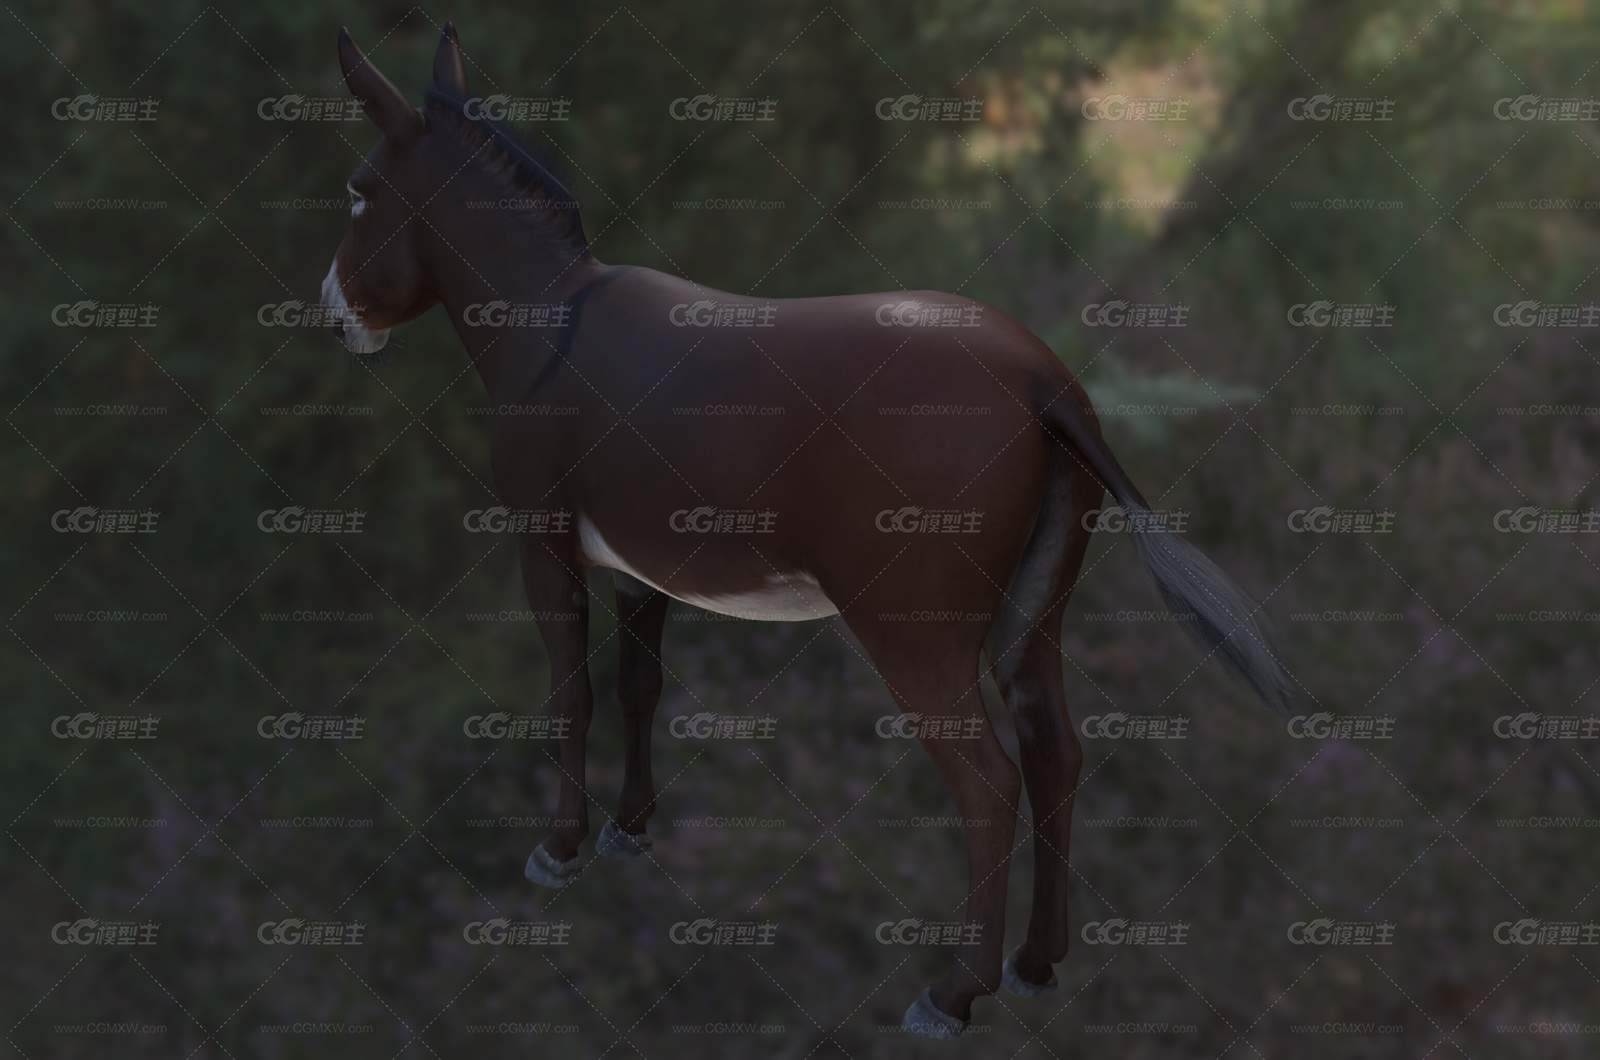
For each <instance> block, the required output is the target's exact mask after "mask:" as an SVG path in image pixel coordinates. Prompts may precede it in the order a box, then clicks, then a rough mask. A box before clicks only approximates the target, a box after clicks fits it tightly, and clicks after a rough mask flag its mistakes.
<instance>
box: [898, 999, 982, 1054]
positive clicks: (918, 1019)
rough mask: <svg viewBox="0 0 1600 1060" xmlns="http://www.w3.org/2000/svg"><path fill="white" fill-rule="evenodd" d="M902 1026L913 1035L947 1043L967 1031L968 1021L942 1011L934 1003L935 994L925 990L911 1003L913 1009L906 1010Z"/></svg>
mask: <svg viewBox="0 0 1600 1060" xmlns="http://www.w3.org/2000/svg"><path fill="white" fill-rule="evenodd" d="M900 1026H902V1027H904V1028H905V1029H906V1030H908V1031H910V1032H911V1033H912V1034H920V1035H922V1036H923V1037H925V1038H937V1039H939V1040H940V1041H945V1042H947V1041H950V1040H951V1039H952V1038H957V1037H960V1035H961V1032H962V1031H964V1030H966V1029H967V1021H966V1020H964V1019H962V1018H961V1017H959V1016H952V1015H950V1014H949V1013H948V1012H945V1011H943V1010H941V1009H940V1008H939V1006H938V1005H935V1004H934V1003H933V994H932V993H931V992H930V991H927V990H924V991H923V992H922V994H921V995H920V996H919V997H918V998H917V999H916V1000H915V1001H913V1002H912V1003H911V1007H910V1008H908V1009H906V1014H905V1015H904V1016H903V1017H902V1018H901V1020H900Z"/></svg>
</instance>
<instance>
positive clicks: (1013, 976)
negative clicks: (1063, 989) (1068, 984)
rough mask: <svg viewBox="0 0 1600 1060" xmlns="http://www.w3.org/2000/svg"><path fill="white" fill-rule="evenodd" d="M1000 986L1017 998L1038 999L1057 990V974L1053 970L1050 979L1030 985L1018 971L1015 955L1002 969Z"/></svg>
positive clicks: (1010, 957)
mask: <svg viewBox="0 0 1600 1060" xmlns="http://www.w3.org/2000/svg"><path fill="white" fill-rule="evenodd" d="M1000 985H1001V986H1003V987H1005V988H1006V992H1007V993H1009V994H1015V995H1016V996H1017V997H1038V996H1039V995H1040V994H1043V993H1045V992H1047V991H1050V990H1054V989H1055V988H1056V986H1057V983H1056V973H1055V971H1054V970H1052V971H1051V972H1050V978H1049V979H1047V980H1045V981H1044V982H1042V983H1030V982H1028V980H1026V979H1024V978H1022V973H1020V972H1018V971H1017V955H1016V954H1014V953H1013V954H1012V955H1011V956H1009V957H1007V958H1006V963H1005V964H1004V965H1002V966H1001V968H1000Z"/></svg>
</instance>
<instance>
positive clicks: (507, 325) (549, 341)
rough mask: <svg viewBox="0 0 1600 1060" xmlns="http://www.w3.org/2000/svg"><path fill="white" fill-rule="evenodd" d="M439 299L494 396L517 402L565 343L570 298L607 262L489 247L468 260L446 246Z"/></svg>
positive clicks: (499, 399)
mask: <svg viewBox="0 0 1600 1060" xmlns="http://www.w3.org/2000/svg"><path fill="white" fill-rule="evenodd" d="M445 254H447V255H448V256H449V259H450V260H449V261H447V262H446V264H445V265H444V267H443V268H442V269H441V270H440V273H441V275H440V276H439V284H440V291H439V297H440V301H441V302H443V304H444V307H445V310H446V311H447V312H448V313H449V314H450V323H451V326H453V327H454V328H455V330H456V335H457V336H458V337H459V338H460V339H461V344H462V345H463V346H465V347H466V350H467V355H468V356H469V357H470V358H471V359H472V364H473V367H475V368H476V369H477V371H478V375H479V377H480V378H481V379H482V380H483V385H484V389H485V390H487V391H488V393H489V397H490V399H491V400H492V401H494V402H514V401H520V400H522V399H523V398H524V397H526V396H527V395H526V394H525V393H524V392H523V390H524V388H525V387H526V386H527V385H528V383H529V382H530V381H531V380H533V379H534V378H535V377H536V376H537V374H538V371H539V369H540V368H541V367H542V366H543V365H544V364H545V363H546V362H547V361H548V360H549V359H550V358H551V357H552V356H554V355H555V352H556V349H557V348H558V347H559V346H560V344H561V339H562V334H563V331H562V328H561V327H560V326H559V325H560V324H561V322H562V321H563V320H565V319H566V318H567V317H566V311H565V309H564V307H565V306H566V305H567V304H568V303H569V301H570V299H571V296H572V295H573V294H574V293H575V292H577V291H579V290H581V289H582V288H583V287H585V286H587V285H588V284H589V283H590V282H591V281H593V280H594V279H595V278H596V276H598V275H599V274H600V273H601V272H602V270H603V269H604V268H605V266H604V265H602V264H601V263H600V262H598V261H596V260H595V259H594V258H593V257H592V256H590V255H588V254H583V255H581V256H574V255H572V254H561V255H557V254H549V253H543V252H541V250H540V249H533V250H531V251H529V250H524V251H523V252H522V253H520V254H517V255H510V254H505V253H491V254H484V255H481V256H474V257H468V258H463V257H462V256H461V255H460V254H457V253H455V252H453V251H452V250H450V249H449V248H446V249H445Z"/></svg>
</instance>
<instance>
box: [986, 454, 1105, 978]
mask: <svg viewBox="0 0 1600 1060" xmlns="http://www.w3.org/2000/svg"><path fill="white" fill-rule="evenodd" d="M1051 464H1052V466H1051V474H1050V478H1049V486H1048V487H1047V492H1046V495H1045V498H1044V501H1043V503H1042V504H1041V505H1040V509H1039V513H1038V515H1037V517H1036V518H1035V520H1034V528H1033V533H1032V535H1031V536H1030V538H1029V540H1028V545H1027V547H1026V548H1025V549H1024V551H1023V557H1022V560H1021V562H1020V563H1019V564H1018V565H1017V570H1016V572H1015V574H1014V576H1013V578H1012V584H1011V587H1010V589H1009V590H1008V591H1007V594H1006V599H1005V601H1004V602H1003V604H1002V605H1001V606H1002V609H1003V610H1002V612H1001V615H1000V617H999V618H998V619H997V620H996V621H995V623H994V626H993V627H992V628H991V630H990V631H989V637H988V642H987V646H986V654H987V655H988V657H989V660H990V665H991V668H992V672H993V674H994V677H995V682H996V683H997V684H998V685H999V686H1000V692H1001V695H1002V696H1004V698H1005V702H1006V706H1007V708H1009V710H1010V711H1011V714H1012V716H1013V718H1014V719H1015V721H1016V726H1017V741H1018V745H1019V749H1020V752H1021V753H1020V757H1021V760H1022V776H1023V781H1024V783H1025V784H1026V785H1027V790H1028V802H1029V804H1030V808H1031V810H1032V817H1033V908H1032V912H1031V914H1030V916H1029V919H1028V935H1027V939H1026V941H1024V942H1023V944H1022V946H1021V948H1019V949H1018V950H1017V952H1016V953H1015V954H1013V955H1012V956H1011V957H1010V958H1009V959H1008V960H1007V961H1006V962H1005V973H1004V979H1003V983H1004V985H1005V988H1006V989H1007V990H1008V991H1009V992H1010V993H1013V994H1016V995H1018V996H1021V997H1031V996H1033V995H1036V994H1039V993H1042V992H1043V991H1046V990H1049V989H1051V988H1052V987H1054V986H1055V985H1056V980H1055V973H1054V972H1053V970H1052V968H1051V965H1053V964H1055V963H1056V962H1057V961H1060V960H1061V959H1062V958H1064V957H1065V956H1066V954H1067V938H1068V927H1067V888H1068V884H1069V880H1070V877H1069V870H1068V867H1067V849H1068V843H1069V841H1070V838H1071V831H1072V802H1073V795H1074V794H1075V793H1076V791H1077V786H1078V775H1079V771H1080V769H1081V767H1082V763H1083V750H1082V748H1081V747H1080V746H1079V744H1078V739H1077V734H1076V733H1074V732H1073V730H1072V722H1071V719H1070V718H1069V717H1068V715H1067V708H1066V697H1065V694H1064V690H1063V686H1062V678H1061V652H1060V647H1059V637H1060V634H1061V614H1062V610H1063V609H1064V607H1065V605H1066V601H1067V596H1068V595H1069V594H1070V593H1071V591H1072V586H1073V583H1074V582H1075V581H1076V580H1077V577H1078V571H1079V570H1080V569H1081V568H1082V566H1083V556H1084V552H1085V551H1086V549H1087V548H1088V545H1089V537H1090V534H1089V531H1088V530H1086V529H1084V527H1083V523H1082V516H1083V514H1084V513H1085V512H1086V511H1088V510H1089V509H1090V508H1092V507H1093V506H1094V505H1095V504H1097V503H1099V501H1100V499H1101V497H1102V496H1103V495H1104V494H1103V490H1102V488H1101V486H1100V484H1099V483H1098V482H1097V481H1095V480H1094V478H1093V477H1092V476H1089V475H1088V474H1085V473H1083V472H1081V471H1080V470H1078V469H1077V468H1075V467H1073V466H1072V463H1071V460H1070V458H1069V457H1065V456H1063V455H1062V454H1061V453H1059V452H1057V453H1056V454H1055V455H1054V457H1053V458H1052V461H1051Z"/></svg>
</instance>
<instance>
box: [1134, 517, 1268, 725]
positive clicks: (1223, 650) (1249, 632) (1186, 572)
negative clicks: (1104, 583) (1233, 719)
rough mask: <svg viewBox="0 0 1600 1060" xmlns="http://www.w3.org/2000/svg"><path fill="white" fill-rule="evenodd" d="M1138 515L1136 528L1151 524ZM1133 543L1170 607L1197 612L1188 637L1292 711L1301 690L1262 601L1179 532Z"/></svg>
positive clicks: (1150, 534)
mask: <svg viewBox="0 0 1600 1060" xmlns="http://www.w3.org/2000/svg"><path fill="white" fill-rule="evenodd" d="M1136 514H1137V513H1136V512H1134V511H1131V510H1130V512H1129V515H1130V522H1132V523H1133V524H1134V525H1135V526H1136V527H1138V526H1149V525H1150V522H1149V520H1145V519H1134V518H1132V517H1133V516H1135V515H1136ZM1134 544H1135V546H1136V547H1137V548H1138V550H1139V557H1140V558H1141V559H1142V560H1144V565H1145V569H1146V570H1148V571H1149V572H1150V576H1151V578H1153V579H1154V580H1155V583H1156V588H1157V589H1159V590H1160V591H1161V597H1162V599H1164V600H1165V601H1166V602H1167V607H1168V608H1169V609H1170V610H1171V611H1172V612H1173V614H1176V615H1180V616H1181V615H1193V620H1192V621H1188V622H1184V623H1183V627H1184V629H1185V630H1186V631H1187V632H1188V633H1189V636H1190V637H1192V638H1193V639H1194V641H1195V642H1196V643H1197V644H1199V645H1200V647H1201V648H1203V649H1205V651H1206V652H1207V653H1208V654H1215V655H1216V657H1217V658H1218V659H1219V660H1220V661H1221V662H1222V665H1223V666H1225V667H1226V668H1227V669H1228V670H1229V671H1230V672H1231V673H1233V674H1234V675H1235V676H1236V677H1239V678H1242V679H1243V680H1244V681H1246V682H1248V683H1249V685H1250V687H1251V688H1254V689H1255V691H1256V694H1257V695H1258V696H1260V697H1261V699H1262V701H1263V702H1265V703H1266V704H1267V706H1269V707H1272V708H1273V709H1275V710H1278V711H1280V712H1282V713H1283V714H1291V713H1293V711H1294V709H1295V702H1296V700H1297V698H1298V691H1297V689H1296V688H1295V684H1294V679H1293V678H1291V677H1290V676H1289V672H1288V671H1287V670H1285V669H1284V666H1283V662H1282V661H1281V656H1280V655H1279V653H1278V649H1277V646H1276V637H1275V635H1274V634H1273V631H1272V627H1271V624H1270V623H1269V622H1268V621H1267V616H1266V615H1264V614H1263V613H1262V612H1261V605H1259V604H1257V603H1256V602H1255V601H1254V600H1252V599H1250V597H1248V596H1246V595H1245V593H1244V591H1243V590H1241V589H1240V588H1239V587H1238V586H1237V585H1234V584H1233V582H1232V581H1230V580H1229V579H1228V576H1227V575H1226V574H1224V573H1223V572H1222V568H1221V567H1218V566H1217V565H1216V564H1215V563H1213V562H1211V560H1210V559H1208V558H1207V557H1206V555H1205V553H1203V552H1201V551H1200V550H1199V549H1197V548H1195V547H1194V546H1193V545H1191V544H1189V543H1188V542H1187V541H1184V540H1182V539H1180V538H1179V537H1177V536H1176V535H1175V534H1170V533H1162V532H1159V531H1152V530H1148V529H1146V530H1136V532H1135V534H1134Z"/></svg>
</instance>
